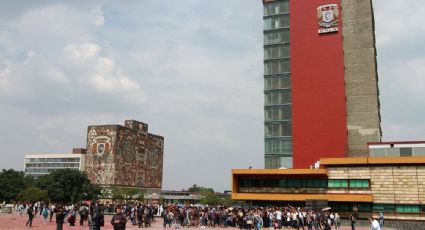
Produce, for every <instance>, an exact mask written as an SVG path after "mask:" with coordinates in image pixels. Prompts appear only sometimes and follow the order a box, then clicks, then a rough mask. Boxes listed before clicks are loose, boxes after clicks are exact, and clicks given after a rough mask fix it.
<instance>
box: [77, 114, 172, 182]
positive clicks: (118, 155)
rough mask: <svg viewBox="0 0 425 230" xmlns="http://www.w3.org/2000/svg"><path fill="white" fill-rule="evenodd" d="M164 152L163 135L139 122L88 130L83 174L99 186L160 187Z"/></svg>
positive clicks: (129, 121)
mask: <svg viewBox="0 0 425 230" xmlns="http://www.w3.org/2000/svg"><path fill="white" fill-rule="evenodd" d="M163 154H164V137H162V136H158V135H154V134H151V133H148V125H147V124H145V123H142V122H139V121H135V120H126V121H125V122H124V126H122V125H94V126H89V127H88V129H87V151H86V162H85V163H86V173H87V176H88V177H89V179H90V180H91V181H92V182H93V183H96V184H99V185H101V186H105V187H108V186H123V187H142V188H155V189H157V188H161V187H162V172H163V168H162V164H163Z"/></svg>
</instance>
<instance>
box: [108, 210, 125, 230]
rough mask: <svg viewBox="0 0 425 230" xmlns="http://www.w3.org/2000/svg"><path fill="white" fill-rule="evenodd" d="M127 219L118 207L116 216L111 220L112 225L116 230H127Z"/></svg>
mask: <svg viewBox="0 0 425 230" xmlns="http://www.w3.org/2000/svg"><path fill="white" fill-rule="evenodd" d="M126 223H127V218H126V217H125V215H124V214H123V213H122V210H121V207H117V209H116V212H115V215H114V216H113V217H112V219H111V224H112V225H113V226H114V230H125V224H126Z"/></svg>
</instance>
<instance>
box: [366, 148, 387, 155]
mask: <svg viewBox="0 0 425 230" xmlns="http://www.w3.org/2000/svg"><path fill="white" fill-rule="evenodd" d="M370 153H371V156H372V157H386V155H387V154H386V152H385V149H370Z"/></svg>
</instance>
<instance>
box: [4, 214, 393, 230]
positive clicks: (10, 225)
mask: <svg viewBox="0 0 425 230" xmlns="http://www.w3.org/2000/svg"><path fill="white" fill-rule="evenodd" d="M111 218H112V216H105V226H104V227H102V229H105V230H108V229H109V230H111V229H113V227H112V225H111V224H110V222H111ZM156 219H157V222H156V223H154V224H153V225H152V227H150V228H149V229H163V227H162V219H161V218H158V217H157V218H156ZM27 220H28V218H27V217H26V216H23V217H21V216H19V215H18V214H1V213H0V230H22V229H37V230H41V229H42V230H55V229H56V224H55V223H54V222H49V223H47V224H44V223H43V219H42V218H41V216H37V217H36V218H34V221H33V226H32V227H31V228H29V227H25V223H26V221H27ZM78 221H79V217H77V222H76V226H68V224H66V223H65V224H64V227H63V229H64V230H82V229H85V230H87V229H89V228H88V226H87V222H85V223H84V224H85V225H84V226H83V227H81V226H79V223H78ZM198 228H199V229H200V227H198ZM126 229H139V228H138V227H136V226H132V225H131V224H129V223H127V228H126ZM168 229H169V228H168ZM172 229H174V226H173V228H172ZM192 229H194V228H192ZM216 229H224V228H218V227H217V228H216ZM227 229H231V228H227ZM233 229H236V228H233ZM306 229H307V228H306ZM341 229H342V230H349V229H351V228H350V227H348V226H344V227H342V228H341ZM369 229H370V228H369V227H357V228H356V230H369ZM384 229H385V230H390V229H388V228H384ZM264 230H266V229H264Z"/></svg>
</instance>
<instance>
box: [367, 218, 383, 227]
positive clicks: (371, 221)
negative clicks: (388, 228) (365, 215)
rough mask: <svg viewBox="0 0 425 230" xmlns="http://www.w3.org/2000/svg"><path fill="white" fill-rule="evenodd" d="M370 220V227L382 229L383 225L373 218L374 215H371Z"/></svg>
mask: <svg viewBox="0 0 425 230" xmlns="http://www.w3.org/2000/svg"><path fill="white" fill-rule="evenodd" d="M369 221H370V229H371V230H381V226H379V222H378V221H377V220H375V219H374V218H373V216H371V217H369Z"/></svg>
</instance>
